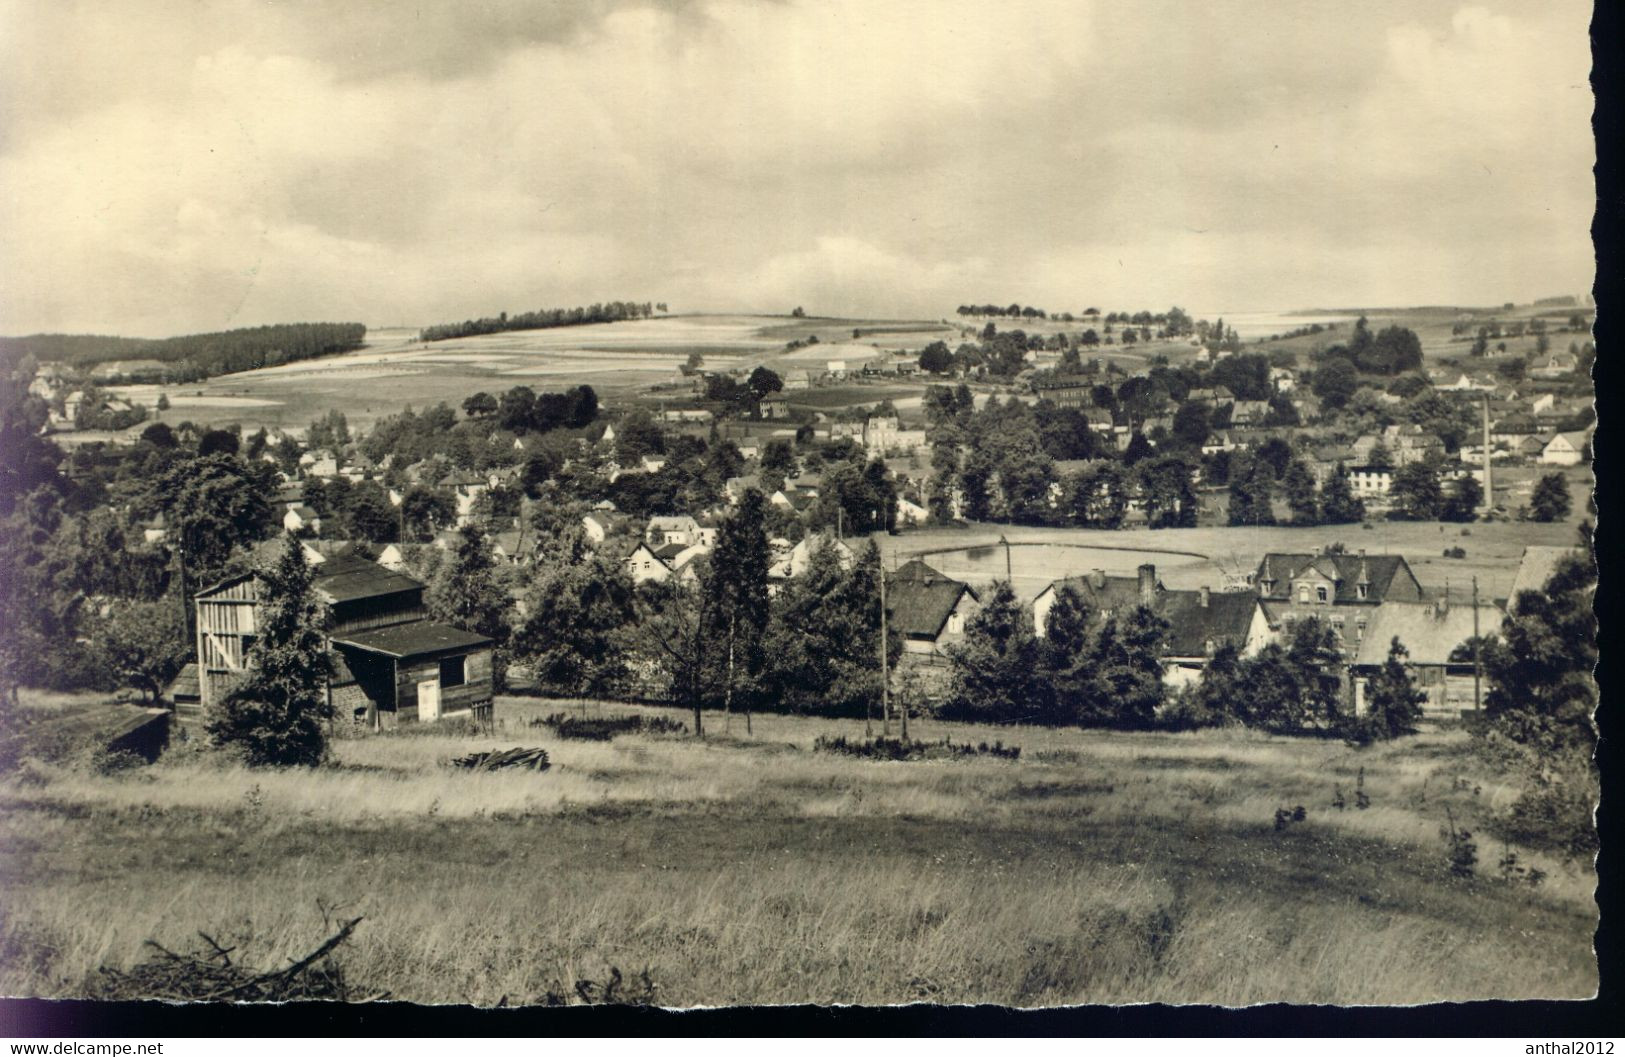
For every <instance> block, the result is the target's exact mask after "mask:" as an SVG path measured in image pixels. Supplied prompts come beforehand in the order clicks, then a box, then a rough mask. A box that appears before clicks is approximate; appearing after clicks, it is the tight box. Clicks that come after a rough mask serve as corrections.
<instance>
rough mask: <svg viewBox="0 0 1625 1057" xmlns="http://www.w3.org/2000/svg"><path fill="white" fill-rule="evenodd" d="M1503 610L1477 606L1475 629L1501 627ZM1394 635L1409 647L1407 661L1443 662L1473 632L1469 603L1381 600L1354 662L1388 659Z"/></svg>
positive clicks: (1483, 630) (1481, 631)
mask: <svg viewBox="0 0 1625 1057" xmlns="http://www.w3.org/2000/svg"><path fill="white" fill-rule="evenodd" d="M1503 615H1504V614H1503V613H1502V612H1501V610H1499V609H1497V608H1496V607H1495V606H1487V605H1480V606H1479V607H1478V633H1479V634H1480V635H1494V634H1497V633H1498V632H1499V631H1500V630H1501V618H1502V616H1503ZM1395 636H1397V637H1398V638H1399V642H1400V644H1401V645H1402V646H1404V647H1405V649H1407V650H1409V651H1410V657H1409V658H1407V662H1408V663H1410V664H1445V663H1446V662H1447V661H1449V659H1450V652H1451V651H1452V650H1454V649H1455V648H1456V647H1457V646H1460V645H1461V644H1462V643H1464V642H1466V641H1467V640H1468V639H1470V638H1472V636H1473V607H1472V606H1471V605H1459V606H1458V605H1452V606H1445V607H1440V606H1439V605H1437V604H1436V603H1433V602H1385V603H1383V604H1382V605H1380V606H1378V607H1377V611H1376V612H1375V613H1374V614H1373V615H1372V618H1371V623H1370V624H1369V625H1368V626H1367V627H1366V632H1365V637H1364V638H1362V639H1361V640H1360V649H1359V652H1358V653H1357V654H1356V655H1355V658H1354V663H1355V664H1359V665H1377V664H1381V663H1383V662H1384V661H1386V660H1387V659H1388V644H1389V643H1390V642H1391V641H1392V640H1393V639H1394V638H1395Z"/></svg>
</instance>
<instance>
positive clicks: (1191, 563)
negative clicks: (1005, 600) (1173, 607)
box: [876, 467, 1591, 602]
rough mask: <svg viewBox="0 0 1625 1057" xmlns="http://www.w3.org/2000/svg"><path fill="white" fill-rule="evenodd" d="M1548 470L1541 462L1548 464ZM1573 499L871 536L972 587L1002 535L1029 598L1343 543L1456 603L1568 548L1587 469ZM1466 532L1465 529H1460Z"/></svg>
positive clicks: (1207, 580) (1217, 571)
mask: <svg viewBox="0 0 1625 1057" xmlns="http://www.w3.org/2000/svg"><path fill="white" fill-rule="evenodd" d="M1548 469H1549V468H1548ZM1568 476H1569V477H1570V487H1571V488H1572V489H1573V492H1574V495H1575V496H1576V501H1575V511H1574V512H1573V513H1572V514H1571V516H1570V517H1569V518H1568V519H1567V520H1566V521H1554V522H1550V523H1544V524H1543V523H1537V522H1533V521H1503V522H1480V523H1475V524H1473V525H1470V526H1462V525H1456V524H1445V523H1442V522H1437V521H1374V522H1369V523H1368V524H1369V526H1370V527H1368V528H1367V527H1362V526H1360V525H1319V526H1314V527H1294V526H1290V525H1266V526H1251V525H1249V526H1223V525H1209V526H1201V527H1198V528H1168V529H1148V528H1144V527H1139V528H1124V529H1117V530H1114V531H1110V532H1106V531H1096V530H1091V529H1079V528H1026V527H1021V526H1014V525H964V526H953V527H943V528H936V527H931V528H924V529H918V530H910V531H908V532H904V533H903V534H901V535H898V536H884V535H882V536H877V537H876V539H877V541H878V542H879V544H880V547H881V553H882V555H883V556H884V557H885V560H886V563H887V565H888V567H893V566H895V565H900V564H902V562H904V561H907V560H908V559H909V558H910V557H916V556H918V557H923V558H925V560H926V562H928V563H929V564H930V565H931V566H932V567H933V568H935V569H936V570H937V571H939V572H941V573H944V574H946V575H948V576H953V577H957V578H960V579H963V580H965V581H967V582H969V583H971V584H974V585H977V586H980V585H982V584H984V583H987V582H990V581H992V580H994V579H1003V578H1004V575H1005V552H1004V548H1003V546H1001V545H1000V544H999V540H1000V538H1001V537H1002V538H1004V539H1007V540H1009V541H1010V543H1011V548H1010V567H1011V573H1012V580H1013V581H1014V584H1015V587H1016V593H1017V594H1018V595H1020V596H1021V597H1023V598H1032V597H1033V596H1034V595H1036V594H1038V592H1039V591H1042V590H1043V589H1044V588H1045V587H1047V586H1048V585H1049V583H1050V581H1052V580H1055V579H1058V578H1060V577H1063V576H1077V575H1081V574H1083V573H1087V572H1089V571H1090V570H1092V569H1102V570H1104V571H1106V572H1108V573H1112V574H1114V575H1133V573H1134V569H1135V567H1136V566H1138V565H1139V564H1140V563H1141V562H1150V563H1152V564H1154V565H1156V567H1157V576H1158V578H1159V579H1161V580H1162V582H1163V583H1164V584H1165V585H1167V586H1168V587H1170V588H1174V589H1181V590H1182V589H1194V588H1197V587H1202V586H1204V585H1205V586H1208V587H1211V588H1214V589H1218V588H1220V587H1221V586H1223V585H1225V583H1226V582H1227V580H1233V579H1234V578H1235V577H1236V576H1237V575H1239V574H1242V573H1251V572H1252V571H1253V570H1254V569H1256V568H1257V566H1258V561H1259V559H1260V558H1261V557H1262V556H1263V555H1264V553H1265V552H1267V551H1274V552H1278V553H1279V552H1286V553H1294V552H1295V553H1319V552H1320V551H1322V550H1323V549H1324V548H1326V547H1328V546H1331V545H1334V544H1339V543H1340V544H1342V545H1343V546H1345V547H1347V548H1348V550H1349V551H1351V552H1353V551H1358V550H1361V549H1363V550H1365V551H1366V552H1367V553H1368V554H1399V555H1402V556H1404V558H1405V560H1406V562H1407V563H1408V564H1409V565H1410V567H1411V571H1412V572H1414V573H1415V574H1416V578H1417V579H1418V580H1419V581H1420V582H1421V583H1422V585H1423V586H1424V587H1427V588H1430V589H1433V590H1436V591H1439V592H1443V590H1444V589H1445V588H1446V587H1448V588H1449V590H1450V597H1451V599H1453V600H1455V601H1458V602H1464V601H1466V600H1467V598H1468V597H1469V595H1470V593H1471V590H1472V586H1471V581H1472V578H1473V577H1475V576H1476V577H1477V578H1478V590H1479V597H1480V598H1482V599H1486V600H1487V599H1497V598H1505V597H1506V596H1507V594H1508V592H1509V591H1510V590H1511V588H1512V581H1513V579H1514V577H1516V576H1517V573H1518V560H1519V558H1520V557H1521V556H1522V554H1523V549H1524V547H1526V546H1529V545H1532V544H1541V545H1547V546H1560V547H1569V546H1575V545H1577V542H1578V536H1577V535H1576V528H1577V526H1578V525H1579V522H1580V520H1581V519H1582V518H1583V517H1585V516H1586V515H1585V513H1584V500H1583V499H1582V498H1580V497H1583V496H1584V495H1585V490H1586V489H1589V488H1590V486H1591V476H1590V472H1589V469H1588V468H1586V467H1573V468H1570V470H1569V471H1568ZM1464 528H1465V529H1466V530H1467V532H1466V534H1465V535H1464V534H1463V529H1464ZM1458 546H1459V547H1461V548H1462V549H1463V550H1464V551H1466V557H1464V558H1446V557H1444V550H1445V548H1447V547H1458Z"/></svg>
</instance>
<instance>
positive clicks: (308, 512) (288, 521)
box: [282, 503, 322, 533]
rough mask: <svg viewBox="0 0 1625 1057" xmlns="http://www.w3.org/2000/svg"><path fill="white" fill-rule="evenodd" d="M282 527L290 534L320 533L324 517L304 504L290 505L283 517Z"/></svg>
mask: <svg viewBox="0 0 1625 1057" xmlns="http://www.w3.org/2000/svg"><path fill="white" fill-rule="evenodd" d="M282 527H283V528H284V529H286V530H288V531H289V532H296V533H297V532H304V531H306V530H309V531H310V532H320V531H321V530H322V516H321V515H320V514H318V513H316V511H314V510H312V509H311V508H310V507H308V506H306V505H305V504H304V503H289V504H288V509H287V511H286V512H285V513H284V514H283V515H282Z"/></svg>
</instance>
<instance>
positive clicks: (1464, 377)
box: [1429, 372, 1495, 393]
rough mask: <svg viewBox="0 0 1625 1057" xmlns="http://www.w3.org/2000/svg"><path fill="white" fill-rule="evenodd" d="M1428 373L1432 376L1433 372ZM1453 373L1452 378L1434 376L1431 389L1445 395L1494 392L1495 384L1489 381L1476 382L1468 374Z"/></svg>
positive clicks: (1476, 380)
mask: <svg viewBox="0 0 1625 1057" xmlns="http://www.w3.org/2000/svg"><path fill="white" fill-rule="evenodd" d="M1429 373H1430V374H1432V373H1433V372H1429ZM1455 373H1456V376H1455V377H1454V378H1450V377H1449V376H1448V375H1439V376H1436V380H1435V381H1434V385H1433V388H1435V389H1438V390H1440V391H1442V392H1446V393H1470V392H1485V393H1493V392H1494V391H1495V383H1494V382H1493V381H1490V380H1489V379H1484V380H1478V379H1475V378H1473V377H1472V376H1471V375H1469V374H1465V373H1460V372H1455Z"/></svg>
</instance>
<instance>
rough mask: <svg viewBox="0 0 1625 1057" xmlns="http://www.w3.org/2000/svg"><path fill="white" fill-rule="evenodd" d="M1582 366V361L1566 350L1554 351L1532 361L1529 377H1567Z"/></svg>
mask: <svg viewBox="0 0 1625 1057" xmlns="http://www.w3.org/2000/svg"><path fill="white" fill-rule="evenodd" d="M1579 367H1580V362H1579V361H1578V360H1577V359H1575V358H1574V357H1573V356H1571V355H1569V354H1568V353H1566V352H1554V353H1552V354H1551V355H1550V356H1547V357H1546V358H1544V359H1542V360H1539V361H1536V362H1532V363H1530V365H1529V371H1528V373H1529V377H1531V378H1544V379H1556V378H1567V377H1568V376H1570V375H1572V374H1573V373H1574V372H1575V371H1576V370H1578V369H1579Z"/></svg>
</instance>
